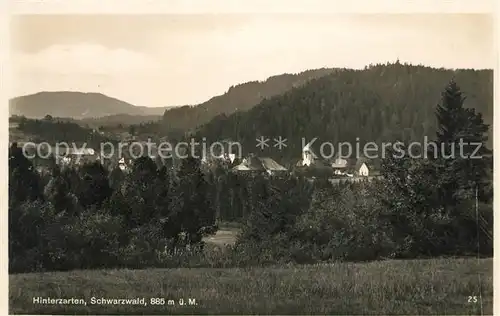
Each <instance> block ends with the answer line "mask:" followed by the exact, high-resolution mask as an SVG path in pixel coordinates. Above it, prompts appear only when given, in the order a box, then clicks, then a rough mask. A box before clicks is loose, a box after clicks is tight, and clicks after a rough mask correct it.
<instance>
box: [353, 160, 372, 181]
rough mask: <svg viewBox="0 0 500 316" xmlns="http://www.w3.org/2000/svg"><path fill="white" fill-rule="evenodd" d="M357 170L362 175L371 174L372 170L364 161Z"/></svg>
mask: <svg viewBox="0 0 500 316" xmlns="http://www.w3.org/2000/svg"><path fill="white" fill-rule="evenodd" d="M356 171H357V172H358V175H360V176H362V177H368V175H369V174H370V170H369V169H368V166H367V165H366V163H364V162H363V163H362V164H361V165H360V166H359V168H357V170H356Z"/></svg>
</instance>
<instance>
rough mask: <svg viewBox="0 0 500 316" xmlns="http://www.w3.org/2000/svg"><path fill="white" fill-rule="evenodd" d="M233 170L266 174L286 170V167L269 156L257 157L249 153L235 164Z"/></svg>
mask: <svg viewBox="0 0 500 316" xmlns="http://www.w3.org/2000/svg"><path fill="white" fill-rule="evenodd" d="M232 170H233V171H242V172H245V171H247V172H266V173H268V174H276V173H281V172H286V171H287V169H286V168H285V167H283V166H282V165H280V164H279V163H277V162H276V161H275V160H273V159H272V158H269V157H257V156H254V155H249V156H248V157H246V158H244V159H243V161H242V162H241V163H240V164H239V165H237V166H235V167H234V168H233V169H232Z"/></svg>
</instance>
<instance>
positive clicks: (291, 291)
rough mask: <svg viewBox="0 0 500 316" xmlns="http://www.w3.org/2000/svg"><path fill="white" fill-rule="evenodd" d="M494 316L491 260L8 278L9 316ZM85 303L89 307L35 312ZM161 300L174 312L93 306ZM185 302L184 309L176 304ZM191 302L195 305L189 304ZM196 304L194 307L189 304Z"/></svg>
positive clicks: (98, 272)
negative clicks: (472, 299) (51, 301)
mask: <svg viewBox="0 0 500 316" xmlns="http://www.w3.org/2000/svg"><path fill="white" fill-rule="evenodd" d="M478 274H481V279H482V287H481V291H482V302H483V304H482V305H483V314H492V313H493V311H492V306H493V260H492V259H482V260H480V261H479V262H478V261H477V260H476V259H432V260H408V261H396V260H393V261H378V262H370V263H338V264H325V265H309V266H305V265H302V266H279V267H267V268H247V269H238V268H234V269H233V268H231V269H187V268H179V269H151V270H107V271H105V270H95V271H73V272H53V273H33V274H17V275H10V276H9V280H10V292H9V302H10V306H9V310H10V313H11V314H14V313H15V314H20V313H25V314H28V313H29V314H75V313H79V314H163V315H165V314H399V315H401V314H413V315H423V314H453V315H457V314H461V315H464V314H468V315H471V314H480V312H481V309H480V306H481V304H480V303H479V302H478V303H469V302H468V297H469V296H477V297H479V283H478ZM38 296H43V297H52V298H62V297H68V298H69V297H75V298H84V299H85V300H86V301H87V303H88V304H87V305H86V306H76V305H66V306H64V305H39V304H33V303H32V302H33V297H38ZM92 296H96V297H105V298H134V297H144V298H145V299H146V301H148V302H149V299H150V298H154V297H162V298H165V299H167V300H169V299H172V300H174V301H175V303H176V304H175V305H174V306H168V305H167V304H166V305H163V306H157V305H156V306H155V305H148V306H132V305H125V306H123V305H121V306H120V305H114V306H111V305H90V304H89V302H90V298H91V297H92ZM180 298H183V299H184V301H185V304H186V305H184V306H180V305H179V304H178V300H179V299H180ZM189 298H191V299H195V300H196V304H189V300H188V299H189ZM191 303H193V302H191Z"/></svg>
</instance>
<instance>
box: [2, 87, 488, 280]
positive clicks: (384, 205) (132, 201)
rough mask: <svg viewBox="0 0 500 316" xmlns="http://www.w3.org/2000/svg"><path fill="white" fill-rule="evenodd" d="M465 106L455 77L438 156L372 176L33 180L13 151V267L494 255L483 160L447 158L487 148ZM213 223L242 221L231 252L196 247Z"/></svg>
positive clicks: (155, 172)
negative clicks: (334, 179) (339, 179)
mask: <svg viewBox="0 0 500 316" xmlns="http://www.w3.org/2000/svg"><path fill="white" fill-rule="evenodd" d="M463 104H464V100H463V96H462V94H461V92H460V89H459V88H458V86H457V85H456V83H455V82H451V83H450V85H449V86H448V87H447V89H446V90H445V92H444V93H443V95H442V102H441V104H440V105H439V106H438V107H437V111H436V117H437V121H438V129H437V130H438V131H437V133H436V138H435V140H436V144H438V145H439V146H438V147H436V151H437V154H438V155H436V156H435V157H434V155H430V157H431V158H429V159H412V158H410V157H408V156H404V157H401V158H397V157H394V156H392V155H388V157H387V158H386V159H384V160H383V161H382V166H381V174H382V177H383V178H382V179H381V180H375V181H372V182H360V183H349V182H346V183H340V184H337V185H332V184H330V183H329V182H328V181H327V180H316V181H312V180H311V179H307V178H303V177H300V176H295V175H286V176H281V177H272V176H267V175H265V174H258V175H245V174H236V175H235V174H232V173H231V172H229V170H228V168H227V166H224V165H219V166H216V167H213V168H211V169H209V170H204V169H203V168H202V166H201V165H200V162H199V161H198V160H196V159H193V158H187V159H183V160H182V163H181V165H180V167H179V168H175V169H171V168H166V167H161V166H160V168H158V166H157V165H156V164H155V162H154V161H152V160H151V159H149V158H147V157H144V158H139V159H137V160H136V161H135V162H134V164H133V167H132V170H131V171H130V172H129V173H127V174H124V173H122V172H121V170H120V169H118V168H116V169H113V170H112V171H111V172H109V173H108V171H107V170H106V169H105V168H104V167H103V166H101V165H100V164H99V163H93V164H87V165H83V166H81V167H78V168H76V169H73V168H66V169H62V170H60V169H59V168H58V167H57V166H56V165H54V166H53V170H52V172H51V174H50V175H48V176H41V175H39V174H38V173H36V172H35V171H34V168H33V165H32V164H31V162H30V161H29V160H28V159H26V158H25V157H24V156H23V155H22V152H21V151H20V149H19V148H17V147H14V146H13V147H12V148H11V149H10V152H9V155H10V157H9V173H10V176H9V271H10V272H27V271H43V270H45V271H46V270H69V269H89V268H110V267H129V268H146V267H178V266H189V267H199V266H208V267H229V266H245V265H261V264H268V263H289V262H293V263H312V262H321V261H328V262H330V261H337V260H351V261H360V260H377V259H385V258H415V257H429V256H443V255H449V256H463V255H475V256H476V255H478V254H481V255H487V256H491V255H492V253H493V241H492V229H493V208H492V183H491V181H490V180H491V179H489V178H488V174H490V173H491V171H490V170H491V167H492V166H491V159H490V152H489V150H487V149H486V147H485V146H482V147H481V150H480V151H479V152H478V153H477V154H478V155H481V156H483V158H482V159H469V158H464V157H466V156H467V154H469V155H470V154H471V152H472V151H475V148H476V147H475V146H465V147H464V148H462V152H463V153H464V154H465V156H462V155H449V154H450V152H451V151H455V152H458V148H457V146H458V140H459V139H462V140H464V141H465V142H466V143H470V142H479V143H483V144H484V143H485V142H486V137H485V134H486V131H487V129H488V126H487V125H486V124H484V122H483V121H482V118H481V115H480V114H478V113H476V112H475V111H474V110H471V109H467V108H464V106H463ZM445 154H446V155H445ZM217 220H228V221H239V222H240V223H241V225H242V231H241V234H240V235H239V237H238V239H237V242H236V244H235V245H234V247H228V248H222V249H219V248H213V247H208V245H205V244H204V243H203V240H202V238H203V236H205V235H208V234H210V233H213V232H214V231H215V229H216V222H217Z"/></svg>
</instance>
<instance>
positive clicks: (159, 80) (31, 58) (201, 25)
mask: <svg viewBox="0 0 500 316" xmlns="http://www.w3.org/2000/svg"><path fill="white" fill-rule="evenodd" d="M493 32H494V28H493V18H492V16H490V15H481V14H365V15H361V14H356V15H352V14H351V15H345V14H344V15H341V14H323V15H319V14H303V15H299V14H267V15H265V14H253V15H251V14H226V15H216V14H203V15H187V14H185V15H181V14H177V15H175V14H171V15H129V16H127V15H52V16H51V15H18V16H15V17H12V20H11V54H10V59H11V65H12V71H13V77H14V78H13V91H12V95H11V96H12V97H15V96H20V95H26V94H32V93H37V92H40V91H82V92H100V93H103V94H106V95H108V96H111V97H115V98H118V99H121V100H123V101H126V102H129V103H131V104H134V105H139V106H150V107H155V106H177V105H187V104H198V103H201V102H204V101H206V100H208V99H210V98H211V97H213V96H216V95H220V94H223V93H224V92H226V91H227V90H228V88H229V87H230V86H232V85H236V84H239V83H244V82H247V81H253V80H265V79H267V78H268V77H270V76H274V75H278V74H282V73H297V72H301V71H304V70H307V69H315V68H321V67H347V68H363V67H364V66H365V65H368V64H370V63H378V62H382V63H385V62H387V61H395V60H397V59H399V60H400V61H401V62H410V63H412V64H424V65H428V66H435V67H445V68H494V66H495V64H494V63H495V50H494V42H493V36H494V34H493Z"/></svg>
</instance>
